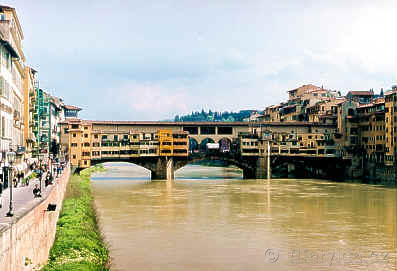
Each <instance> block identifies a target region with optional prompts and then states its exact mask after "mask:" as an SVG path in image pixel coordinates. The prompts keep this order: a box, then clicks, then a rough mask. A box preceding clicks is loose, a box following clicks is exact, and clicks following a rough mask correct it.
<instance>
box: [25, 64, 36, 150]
mask: <svg viewBox="0 0 397 271" xmlns="http://www.w3.org/2000/svg"><path fill="white" fill-rule="evenodd" d="M35 74H36V71H35V70H34V69H32V68H31V67H28V66H25V79H24V82H23V98H24V104H23V115H24V118H23V119H24V146H25V157H26V158H31V156H32V147H33V142H34V141H35V137H34V134H33V126H34V119H33V113H34V110H35V104H36V91H35V83H36V78H35Z"/></svg>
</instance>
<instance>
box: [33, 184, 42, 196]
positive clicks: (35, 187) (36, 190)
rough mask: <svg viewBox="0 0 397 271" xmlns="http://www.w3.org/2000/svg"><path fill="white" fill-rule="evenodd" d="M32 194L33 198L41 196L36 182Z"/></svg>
mask: <svg viewBox="0 0 397 271" xmlns="http://www.w3.org/2000/svg"><path fill="white" fill-rule="evenodd" d="M33 196H34V197H35V198H40V197H41V190H40V188H39V185H38V184H35V186H34V189H33Z"/></svg>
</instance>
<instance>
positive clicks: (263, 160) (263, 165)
mask: <svg viewBox="0 0 397 271" xmlns="http://www.w3.org/2000/svg"><path fill="white" fill-rule="evenodd" d="M267 160H268V157H258V158H257V159H256V161H255V162H254V163H252V165H251V166H250V167H245V168H243V178H244V179H267V167H268V162H267ZM270 171H271V168H270ZM270 176H271V172H270Z"/></svg>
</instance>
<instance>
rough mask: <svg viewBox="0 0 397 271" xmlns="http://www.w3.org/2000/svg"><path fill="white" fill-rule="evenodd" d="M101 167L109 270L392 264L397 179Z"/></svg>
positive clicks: (97, 190) (97, 179) (96, 179)
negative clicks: (379, 182) (167, 173)
mask: <svg viewBox="0 0 397 271" xmlns="http://www.w3.org/2000/svg"><path fill="white" fill-rule="evenodd" d="M105 167H106V168H107V171H106V172H103V173H97V174H95V175H94V176H93V177H92V187H93V192H94V197H95V204H96V207H97V209H98V216H99V222H100V227H101V230H102V232H103V234H104V236H105V239H106V242H107V243H108V245H109V247H110V251H111V257H112V270H113V271H135V270H136V271H147V270H159V271H160V270H161V271H179V270H180V271H192V270H203V271H209V270H217V271H223V270H224V271H226V270H227V271H233V270H236V271H237V270H247V271H256V270H258V271H259V270H261V271H262V270H276V271H277V270H397V264H396V258H397V257H396V248H397V245H396V227H397V226H396V219H397V218H396V212H397V210H396V204H397V200H396V196H397V191H396V189H395V188H384V187H381V186H373V185H365V184H351V183H334V182H327V181H320V180H295V179H290V180H286V179H275V180H271V181H266V180H242V178H241V172H240V171H239V170H237V169H234V168H215V167H203V166H186V167H184V168H183V169H181V170H179V171H177V173H176V180H175V181H173V182H167V181H154V182H151V181H150V177H149V175H150V173H149V172H148V171H147V170H145V169H142V168H140V167H137V166H133V165H129V164H124V163H108V164H105ZM299 253H300V254H299ZM305 256H306V257H305Z"/></svg>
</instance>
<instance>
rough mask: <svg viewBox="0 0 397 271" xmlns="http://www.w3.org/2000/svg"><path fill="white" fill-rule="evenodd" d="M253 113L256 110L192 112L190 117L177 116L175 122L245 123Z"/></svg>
mask: <svg viewBox="0 0 397 271" xmlns="http://www.w3.org/2000/svg"><path fill="white" fill-rule="evenodd" d="M253 111H255V110H240V111H239V112H228V111H225V112H212V111H211V110H209V111H208V112H206V111H204V109H203V110H201V112H198V111H197V112H192V113H191V114H188V115H183V116H179V115H176V116H175V118H174V121H176V122H184V121H243V119H245V118H248V117H249V116H250V115H251V112H253Z"/></svg>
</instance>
